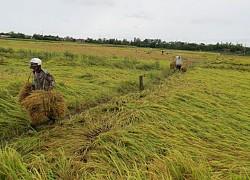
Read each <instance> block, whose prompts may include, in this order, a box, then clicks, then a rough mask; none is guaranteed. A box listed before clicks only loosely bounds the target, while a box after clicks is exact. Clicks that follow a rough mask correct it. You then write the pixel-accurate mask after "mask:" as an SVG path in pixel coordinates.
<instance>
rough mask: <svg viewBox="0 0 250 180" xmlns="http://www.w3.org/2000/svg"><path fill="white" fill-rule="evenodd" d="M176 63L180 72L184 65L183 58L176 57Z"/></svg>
mask: <svg viewBox="0 0 250 180" xmlns="http://www.w3.org/2000/svg"><path fill="white" fill-rule="evenodd" d="M175 62H176V69H178V70H179V71H180V69H181V65H182V57H181V56H176V58H175Z"/></svg>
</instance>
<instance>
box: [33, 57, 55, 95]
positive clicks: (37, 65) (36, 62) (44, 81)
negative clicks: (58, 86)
mask: <svg viewBox="0 0 250 180" xmlns="http://www.w3.org/2000/svg"><path fill="white" fill-rule="evenodd" d="M30 68H31V69H32V70H33V75H34V79H33V83H32V84H33V90H45V91H49V90H52V89H53V87H54V86H55V79H54V77H53V76H52V75H51V74H50V73H49V72H48V71H46V70H44V69H42V61H41V59H39V58H32V59H31V60H30Z"/></svg>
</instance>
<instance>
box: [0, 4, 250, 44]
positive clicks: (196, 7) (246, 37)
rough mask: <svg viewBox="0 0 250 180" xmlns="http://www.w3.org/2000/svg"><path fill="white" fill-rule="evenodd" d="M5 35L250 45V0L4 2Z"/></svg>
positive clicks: (1, 27) (0, 13)
mask: <svg viewBox="0 0 250 180" xmlns="http://www.w3.org/2000/svg"><path fill="white" fill-rule="evenodd" d="M0 5H1V10H0V32H10V31H14V32H21V33H24V34H29V35H33V34H35V33H37V34H43V35H59V36H62V37H64V36H72V37H74V38H87V37H89V38H95V39H96V38H117V39H128V40H132V39H133V38H134V37H137V38H140V39H146V38H153V39H161V40H164V41H167V42H168V41H185V42H196V43H201V42H204V43H215V42H233V43H241V44H243V45H245V44H247V46H250V10H249V8H250V0H39V1H38V0H0Z"/></svg>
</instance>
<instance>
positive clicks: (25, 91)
mask: <svg viewBox="0 0 250 180" xmlns="http://www.w3.org/2000/svg"><path fill="white" fill-rule="evenodd" d="M31 92H32V83H31V82H27V83H25V84H24V85H23V86H22V87H21V89H20V91H19V94H18V98H19V102H22V101H23V100H24V99H25V98H26V97H27V96H29V95H30V94H31Z"/></svg>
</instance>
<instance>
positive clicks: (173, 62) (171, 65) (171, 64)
mask: <svg viewBox="0 0 250 180" xmlns="http://www.w3.org/2000/svg"><path fill="white" fill-rule="evenodd" d="M175 66H176V62H175V61H172V62H171V63H170V69H174V68H175Z"/></svg>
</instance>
